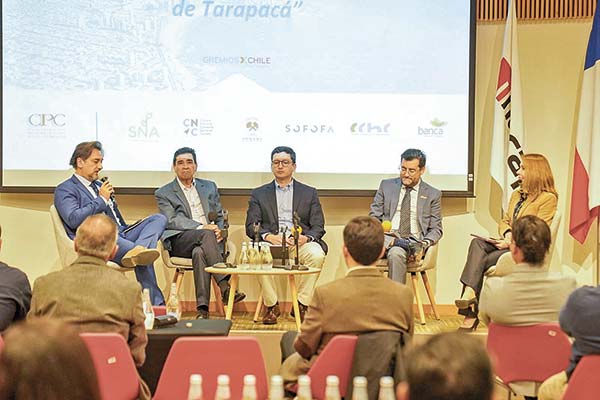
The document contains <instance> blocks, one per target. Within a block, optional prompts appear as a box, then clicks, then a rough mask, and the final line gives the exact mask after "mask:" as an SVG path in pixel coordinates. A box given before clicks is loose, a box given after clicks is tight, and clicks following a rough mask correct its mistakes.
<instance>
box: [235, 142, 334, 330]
mask: <svg viewBox="0 0 600 400" xmlns="http://www.w3.org/2000/svg"><path fill="white" fill-rule="evenodd" d="M271 171H272V172H273V175H274V176H275V180H273V181H271V182H269V183H267V184H266V185H263V186H261V187H258V188H256V189H254V190H253V191H252V194H251V195H250V200H249V202H248V211H247V213H246V235H248V237H250V238H252V239H254V236H255V234H254V227H255V226H256V225H255V224H260V229H259V231H258V234H259V235H260V239H261V240H264V241H267V242H269V243H271V244H274V245H281V244H282V237H281V236H282V235H281V233H280V228H282V227H285V228H286V229H287V232H290V233H291V232H292V228H293V226H294V221H293V220H294V214H296V215H297V216H298V220H297V223H298V225H299V226H300V228H301V229H302V232H301V233H300V235H299V238H298V243H299V252H298V257H299V261H300V264H303V265H306V266H308V267H314V268H319V269H320V268H321V267H322V266H323V262H324V261H325V254H326V253H327V244H326V243H325V242H324V241H323V240H322V237H323V235H325V218H324V217H323V210H322V209H321V203H320V202H319V196H318V195H317V190H316V189H315V188H313V187H310V186H307V185H304V184H303V183H300V182H298V181H297V180H295V179H293V174H294V172H295V171H296V153H295V152H294V150H293V149H291V148H290V147H286V146H279V147H276V148H274V149H273V151H272V152H271ZM286 243H287V245H289V246H293V245H294V239H293V237H292V236H291V235H290V236H288V237H287V240H286ZM317 278H318V274H310V275H304V276H303V277H302V278H301V279H299V283H298V303H299V304H298V305H299V308H300V318H301V319H304V314H305V313H306V309H307V308H308V306H307V305H308V304H309V303H310V299H311V297H312V292H313V290H314V287H315V283H316V281H317ZM259 282H260V285H261V287H262V291H263V299H264V303H265V306H266V307H267V311H266V313H265V316H264V318H263V323H264V324H275V323H277V317H278V316H279V315H280V310H279V304H278V302H277V291H276V290H275V282H274V279H273V276H266V275H263V276H260V277H259Z"/></svg>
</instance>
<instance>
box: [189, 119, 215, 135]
mask: <svg viewBox="0 0 600 400" xmlns="http://www.w3.org/2000/svg"><path fill="white" fill-rule="evenodd" d="M214 128H215V126H214V125H213V123H212V121H211V120H210V119H203V118H185V119H184V120H183V133H185V134H186V135H188V136H210V135H211V134H212V133H213V131H214Z"/></svg>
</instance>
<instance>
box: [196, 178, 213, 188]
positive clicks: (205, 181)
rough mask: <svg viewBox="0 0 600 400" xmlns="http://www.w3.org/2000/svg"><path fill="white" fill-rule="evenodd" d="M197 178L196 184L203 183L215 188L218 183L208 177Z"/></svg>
mask: <svg viewBox="0 0 600 400" xmlns="http://www.w3.org/2000/svg"><path fill="white" fill-rule="evenodd" d="M195 180H196V185H197V184H201V185H203V186H206V187H214V188H215V189H216V187H217V184H216V183H214V182H213V181H209V180H208V179H202V178H196V179H195Z"/></svg>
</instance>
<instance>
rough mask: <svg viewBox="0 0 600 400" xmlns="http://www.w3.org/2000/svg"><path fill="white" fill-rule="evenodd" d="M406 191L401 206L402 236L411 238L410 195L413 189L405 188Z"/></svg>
mask: <svg viewBox="0 0 600 400" xmlns="http://www.w3.org/2000/svg"><path fill="white" fill-rule="evenodd" d="M404 190H405V192H404V197H403V198H402V204H401V205H400V236H401V237H403V238H407V237H410V193H411V192H412V191H413V188H411V187H405V188H404Z"/></svg>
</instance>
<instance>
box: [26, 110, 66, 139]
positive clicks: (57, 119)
mask: <svg viewBox="0 0 600 400" xmlns="http://www.w3.org/2000/svg"><path fill="white" fill-rule="evenodd" d="M66 125H67V116H66V115H65V114H60V113H57V114H52V113H33V114H29V115H28V116H27V129H26V134H27V136H28V137H29V138H62V137H66V134H67V129H66Z"/></svg>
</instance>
